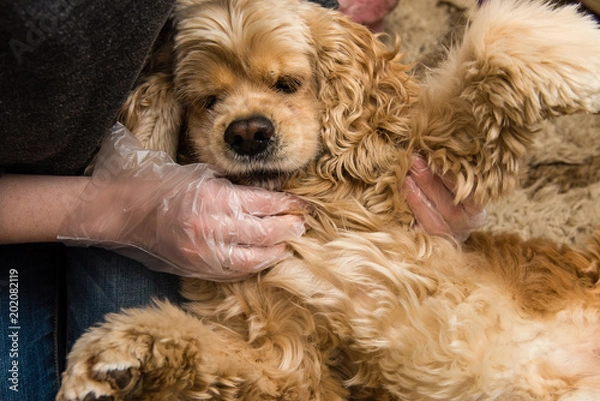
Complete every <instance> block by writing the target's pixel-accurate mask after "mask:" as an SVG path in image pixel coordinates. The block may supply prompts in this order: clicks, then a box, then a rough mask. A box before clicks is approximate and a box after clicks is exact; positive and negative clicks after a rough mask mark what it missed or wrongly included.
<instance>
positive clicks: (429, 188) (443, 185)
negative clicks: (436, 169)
mask: <svg viewBox="0 0 600 401" xmlns="http://www.w3.org/2000/svg"><path fill="white" fill-rule="evenodd" d="M412 162H413V164H412V167H411V168H410V171H409V174H408V177H407V178H406V179H405V180H404V183H403V184H402V185H403V190H404V192H405V193H406V194H407V200H408V205H409V206H410V208H411V209H412V211H413V213H414V214H415V218H416V220H417V227H418V228H421V229H423V230H424V231H426V232H428V233H429V234H432V235H450V236H452V237H454V238H456V239H457V240H459V241H465V240H466V239H467V238H468V237H469V234H471V232H473V231H474V230H476V229H478V228H481V227H483V226H484V225H485V223H486V222H487V215H486V211H485V207H484V205H480V204H478V203H477V202H475V201H474V200H473V199H466V200H465V201H463V202H461V203H459V204H458V205H456V204H454V194H453V190H452V189H453V187H454V181H453V180H452V178H451V177H439V176H436V175H434V174H433V173H432V171H431V169H430V168H429V166H428V165H427V162H426V161H425V160H424V159H423V158H422V157H420V156H413V160H412Z"/></svg>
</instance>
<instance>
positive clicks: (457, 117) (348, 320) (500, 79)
mask: <svg viewBox="0 0 600 401" xmlns="http://www.w3.org/2000/svg"><path fill="white" fill-rule="evenodd" d="M173 29H174V31H173V32H174V33H173V35H166V37H165V40H164V41H163V43H162V45H161V46H158V47H157V49H156V52H155V57H154V58H153V59H152V60H151V62H150V63H149V68H148V70H147V71H146V75H145V76H144V78H142V80H141V82H140V84H139V85H138V86H137V87H136V88H135V89H134V91H133V92H132V94H131V96H130V97H129V99H128V100H127V102H126V104H125V105H124V107H123V110H122V113H121V118H122V120H123V122H124V123H125V124H126V125H127V126H128V127H129V129H130V130H131V131H132V132H133V133H134V134H135V135H136V136H137V137H138V138H139V139H140V140H141V142H142V143H143V144H144V145H145V146H146V147H148V148H154V149H160V150H164V151H166V152H168V153H170V154H171V155H172V156H173V157H175V155H176V154H177V152H178V149H179V150H181V152H182V153H184V154H185V155H187V157H188V159H190V160H194V161H202V162H205V163H209V164H211V165H213V166H215V167H216V168H217V169H218V170H219V171H221V172H222V173H223V174H224V175H225V176H227V177H228V178H230V179H231V180H232V181H234V182H236V183H239V184H244V185H257V186H262V187H265V188H269V189H274V190H283V191H287V192H290V193H293V194H295V195H297V196H300V197H302V198H303V199H305V200H306V201H307V202H308V203H309V204H310V205H311V213H310V215H309V216H307V225H308V227H309V230H308V232H307V234H306V235H305V236H303V237H302V238H300V239H298V240H294V241H290V243H289V247H290V248H291V249H292V250H293V257H290V258H288V259H286V260H284V261H282V262H279V263H278V264H276V265H275V266H273V267H271V268H270V269H268V270H266V271H263V272H261V273H259V274H257V275H256V276H255V277H252V278H250V279H248V280H244V281H241V282H230V283H217V282H208V281H202V280H194V279H184V281H183V284H182V286H183V287H182V291H183V294H184V296H185V297H186V298H187V299H188V300H189V302H188V303H187V304H186V306H185V310H184V309H181V308H178V307H176V306H173V305H171V304H169V303H165V302H157V303H156V305H154V306H152V307H148V308H140V309H131V310H126V311H123V312H122V313H118V314H111V315H109V316H107V317H106V322H104V323H102V324H101V325H99V326H97V327H94V328H92V329H91V330H89V331H88V332H87V333H86V334H84V335H83V336H82V337H81V338H80V339H79V340H78V342H77V343H76V344H75V346H74V348H73V350H72V351H71V353H70V355H69V357H68V366H67V369H66V371H65V373H64V374H63V382H62V387H61V389H60V392H59V394H58V396H57V399H58V400H61V401H63V400H84V399H85V400H94V399H96V400H106V399H111V400H165V399H178V400H192V399H194V400H208V399H212V400H249V401H256V400H288V401H291V400H294V401H300V400H322V401H336V400H337V401H339V400H382V401H383V400H561V401H568V400H595V399H600V294H599V292H600V290H599V288H598V286H597V285H596V281H597V280H598V269H599V261H600V233H599V234H597V235H596V236H594V237H593V238H591V239H590V242H589V245H587V246H586V247H582V248H573V247H568V246H565V245H560V244H555V243H552V242H550V241H547V240H544V239H532V240H528V241H523V240H521V239H520V238H519V237H517V236H515V235H511V234H494V235H492V234H490V233H474V234H472V235H471V237H470V238H469V239H468V240H467V242H466V243H465V244H458V243H456V242H455V241H452V240H451V239H448V238H443V237H434V236H429V235H427V234H425V233H421V232H418V231H416V230H414V229H412V228H411V227H412V224H413V220H414V218H413V216H412V214H411V212H410V209H409V208H408V206H407V203H406V196H405V194H403V193H402V191H401V190H400V189H399V188H400V184H401V183H402V181H403V180H404V178H405V177H406V175H407V172H408V170H409V168H410V155H411V154H414V153H418V154H421V155H422V156H423V157H424V158H426V159H427V161H428V163H429V165H430V166H431V168H432V169H433V170H434V171H435V172H437V173H440V174H444V173H447V174H453V175H454V176H455V177H457V178H456V184H457V188H456V201H457V202H459V201H461V200H463V199H465V198H467V197H468V196H473V197H475V199H477V200H478V201H480V202H482V203H484V202H487V201H489V200H493V199H497V198H498V197H500V196H502V195H503V194H505V193H507V192H509V191H511V190H512V189H514V188H515V187H516V186H517V185H518V179H519V173H520V165H519V158H520V157H521V156H522V155H523V154H524V153H525V152H526V151H527V149H528V147H529V146H530V144H531V143H532V141H533V138H534V136H535V130H536V124H537V123H538V122H540V121H541V120H543V119H545V118H550V117H554V116H558V115H564V114H571V113H581V112H584V113H595V112H598V110H599V108H600V30H599V29H598V27H597V26H596V23H595V22H594V20H593V19H592V18H591V17H589V16H586V15H583V14H581V13H580V12H579V11H578V9H577V8H576V7H574V6H566V7H562V8H554V7H552V6H551V5H549V4H547V3H539V2H529V1H525V2H519V1H517V0H489V1H487V2H485V4H484V5H483V6H482V7H481V8H480V9H479V10H478V11H477V13H476V15H475V16H474V18H473V20H472V22H471V24H470V25H469V27H468V29H467V31H466V33H465V35H464V38H463V41H462V44H460V45H458V46H457V47H456V48H453V49H451V50H450V51H449V53H448V57H447V59H446V61H445V62H444V63H442V64H441V65H440V67H439V68H437V69H436V70H433V71H431V72H430V73H429V74H428V75H427V77H425V78H424V79H423V80H422V81H421V82H417V80H416V79H415V78H414V77H412V76H411V75H410V70H409V68H408V67H407V66H404V65H402V64H401V62H400V56H399V55H398V50H397V48H395V49H392V50H390V49H389V48H387V47H386V46H384V45H383V44H382V43H381V41H380V40H379V39H378V38H377V37H376V36H373V35H372V34H371V33H370V32H369V31H368V30H367V29H366V28H364V27H361V26H359V25H357V24H354V23H352V22H350V21H349V20H348V19H347V18H346V17H344V16H342V15H341V14H340V13H338V12H336V11H331V10H326V9H323V8H320V7H319V6H316V5H313V4H310V3H308V2H302V1H298V0H179V1H178V2H177V4H176V7H175V10H174V15H173ZM396 47H397V46H396ZM180 133H182V135H180Z"/></svg>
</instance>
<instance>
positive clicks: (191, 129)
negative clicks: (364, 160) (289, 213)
mask: <svg viewBox="0 0 600 401" xmlns="http://www.w3.org/2000/svg"><path fill="white" fill-rule="evenodd" d="M309 8H310V7H304V6H303V4H296V3H294V2H286V1H282V2H265V1H252V0H238V1H223V0H213V1H211V0H209V1H189V2H181V3H180V4H179V7H178V9H177V10H176V19H177V34H176V37H175V54H176V63H175V68H174V70H175V86H176V88H177V91H178V96H180V99H181V100H182V102H183V103H185V104H186V105H187V135H186V138H187V140H188V141H189V146H190V148H191V153H192V155H193V156H195V157H194V159H195V160H202V161H203V162H206V163H209V164H212V165H214V166H215V167H217V168H218V169H219V170H221V171H222V172H223V173H224V174H225V175H227V176H228V177H229V178H230V179H232V180H233V181H235V182H238V183H243V184H248V185H259V186H263V187H267V188H270V189H281V187H282V186H283V185H284V184H285V182H286V180H287V179H288V177H289V176H290V175H292V174H293V173H295V172H296V171H298V170H301V169H304V168H305V167H306V165H307V164H308V163H309V162H310V161H312V160H314V159H315V157H316V156H317V155H318V154H319V153H320V151H321V145H320V143H321V139H320V134H321V124H320V120H321V113H322V104H321V102H320V101H319V99H318V97H317V84H316V79H315V70H314V67H315V59H316V50H315V48H314V46H313V43H312V38H311V32H310V29H309V27H308V26H307V25H306V23H305V21H304V20H303V19H302V18H299V15H302V14H303V13H304V14H305V13H306V9H309Z"/></svg>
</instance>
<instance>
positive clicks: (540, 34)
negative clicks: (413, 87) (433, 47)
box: [413, 0, 600, 202]
mask: <svg viewBox="0 0 600 401" xmlns="http://www.w3.org/2000/svg"><path fill="white" fill-rule="evenodd" d="M599 109H600V29H598V26H597V24H596V22H595V21H594V19H593V18H591V17H590V16H585V15H582V14H580V13H579V10H578V9H577V8H576V7H574V6H570V7H565V8H553V7H551V6H550V5H549V4H548V3H543V4H542V3H541V2H539V3H537V2H518V1H515V0H499V1H497V0H488V1H487V2H486V3H485V5H484V6H483V7H482V8H481V10H479V11H478V13H477V14H476V16H475V17H474V19H473V21H472V23H471V25H470V26H469V27H468V29H467V32H466V34H465V37H464V40H463V43H462V45H460V46H459V47H458V48H456V49H454V50H453V51H451V52H450V54H449V57H448V59H447V61H446V62H445V63H444V64H442V65H441V67H440V68H438V69H437V70H436V71H433V72H432V74H430V76H429V77H428V78H427V79H426V81H425V85H424V89H423V91H422V93H421V96H420V99H419V102H418V105H417V107H416V109H415V114H414V119H413V132H414V134H415V136H414V149H415V150H416V151H419V152H421V153H423V154H424V155H426V156H427V157H428V159H429V162H430V164H431V165H432V167H434V169H436V170H438V172H451V173H453V174H454V175H456V177H457V181H458V182H457V184H458V188H457V192H456V195H457V199H456V200H457V201H460V200H463V199H465V198H466V197H467V196H468V195H469V194H473V195H475V197H476V199H478V200H479V201H481V202H486V201H488V200H490V199H494V198H497V197H498V196H500V195H502V194H503V193H504V192H507V191H509V190H511V189H513V188H514V187H515V186H516V184H517V181H518V176H519V163H518V159H519V157H520V156H522V155H523V154H524V153H525V152H526V150H527V148H528V146H529V145H530V144H531V143H532V140H533V133H534V131H535V126H536V124H537V123H539V122H540V121H541V120H542V119H545V118H549V117H553V116H558V115H564V114H572V113H581V112H592V113H594V112H597V111H598V110H599Z"/></svg>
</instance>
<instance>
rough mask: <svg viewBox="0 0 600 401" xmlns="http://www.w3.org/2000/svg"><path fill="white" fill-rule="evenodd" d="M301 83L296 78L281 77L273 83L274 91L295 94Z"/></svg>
mask: <svg viewBox="0 0 600 401" xmlns="http://www.w3.org/2000/svg"><path fill="white" fill-rule="evenodd" d="M301 85H302V83H301V82H300V81H299V80H297V79H296V78H292V77H281V78H279V79H278V80H277V82H275V85H274V87H275V90H277V91H279V92H283V93H294V92H296V91H297V90H298V89H299V88H300V86H301Z"/></svg>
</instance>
